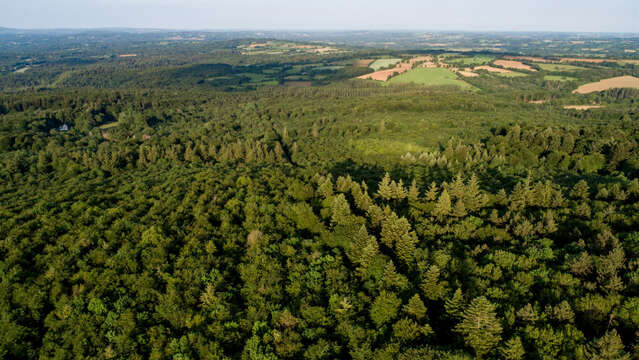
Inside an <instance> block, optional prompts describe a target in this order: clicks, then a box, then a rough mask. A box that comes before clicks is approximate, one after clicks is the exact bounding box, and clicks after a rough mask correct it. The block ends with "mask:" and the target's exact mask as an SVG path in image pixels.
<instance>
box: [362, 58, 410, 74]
mask: <svg viewBox="0 0 639 360" xmlns="http://www.w3.org/2000/svg"><path fill="white" fill-rule="evenodd" d="M400 61H402V59H378V60H375V61H374V62H373V63H372V64H370V65H368V67H369V68H371V69H373V70H375V71H378V70H379V69H383V68H387V67H389V66H392V65H395V64H397V63H398V62H400Z"/></svg>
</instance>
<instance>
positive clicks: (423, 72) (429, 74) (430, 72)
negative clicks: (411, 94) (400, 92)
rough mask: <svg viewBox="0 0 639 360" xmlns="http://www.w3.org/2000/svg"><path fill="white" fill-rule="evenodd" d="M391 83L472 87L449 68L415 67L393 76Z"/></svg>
mask: <svg viewBox="0 0 639 360" xmlns="http://www.w3.org/2000/svg"><path fill="white" fill-rule="evenodd" d="M388 82H389V83H393V84H407V83H415V84H420V85H457V86H459V87H461V88H463V89H470V88H472V86H470V85H469V84H468V83H466V82H464V81H462V80H459V79H458V78H457V75H455V73H453V72H452V71H450V70H448V69H442V68H437V69H424V68H418V69H413V70H411V71H409V72H406V73H403V74H401V75H398V76H395V77H393V78H391V79H390V80H389V81H388Z"/></svg>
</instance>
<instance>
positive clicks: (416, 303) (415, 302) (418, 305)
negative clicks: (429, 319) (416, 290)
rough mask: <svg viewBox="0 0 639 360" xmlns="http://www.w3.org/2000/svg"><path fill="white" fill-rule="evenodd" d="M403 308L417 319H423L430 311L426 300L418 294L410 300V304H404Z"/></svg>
mask: <svg viewBox="0 0 639 360" xmlns="http://www.w3.org/2000/svg"><path fill="white" fill-rule="evenodd" d="M403 310H404V312H405V313H407V314H408V315H411V316H413V317H414V318H415V319H417V320H421V319H423V318H424V317H425V316H426V312H427V311H428V310H427V309H426V305H424V302H423V301H422V299H421V298H420V297H419V295H417V294H415V295H413V297H412V298H410V300H408V304H406V305H404V308H403Z"/></svg>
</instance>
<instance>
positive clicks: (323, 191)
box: [317, 175, 333, 199]
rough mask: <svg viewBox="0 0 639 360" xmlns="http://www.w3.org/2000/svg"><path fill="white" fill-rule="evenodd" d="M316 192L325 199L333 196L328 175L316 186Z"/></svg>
mask: <svg viewBox="0 0 639 360" xmlns="http://www.w3.org/2000/svg"><path fill="white" fill-rule="evenodd" d="M317 192H318V193H319V194H320V195H322V196H323V197H324V198H325V199H327V198H329V197H331V196H333V181H331V176H330V175H328V176H327V177H326V178H324V180H323V181H322V182H321V183H320V185H319V187H318V188H317Z"/></svg>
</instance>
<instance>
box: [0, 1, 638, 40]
mask: <svg viewBox="0 0 639 360" xmlns="http://www.w3.org/2000/svg"><path fill="white" fill-rule="evenodd" d="M0 9H1V10H0V26H2V27H10V28H23V29H25V28H29V29H36V28H37V29H42V28H47V29H51V28H103V27H134V28H162V29H183V30H222V29H225V30H227V29H228V30H460V31H574V32H634V33H639V21H638V20H637V19H638V18H639V0H606V1H602V0H510V1H507V0H472V1H468V0H453V1H446V0H438V1H434V0H394V1H391V0H314V1H308V0H17V1H16V0H0Z"/></svg>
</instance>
